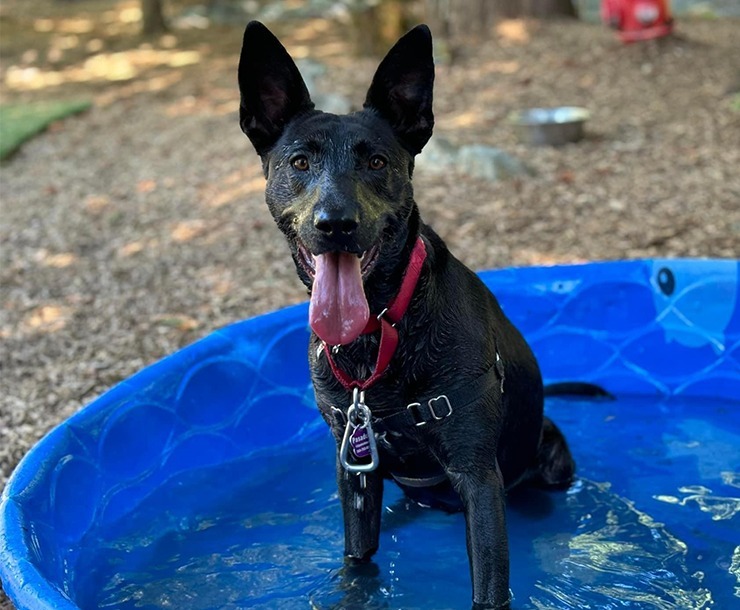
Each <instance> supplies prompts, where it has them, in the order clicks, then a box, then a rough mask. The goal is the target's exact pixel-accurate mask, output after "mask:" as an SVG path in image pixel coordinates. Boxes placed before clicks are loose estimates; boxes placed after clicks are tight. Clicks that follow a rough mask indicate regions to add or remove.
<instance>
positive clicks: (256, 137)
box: [239, 21, 314, 155]
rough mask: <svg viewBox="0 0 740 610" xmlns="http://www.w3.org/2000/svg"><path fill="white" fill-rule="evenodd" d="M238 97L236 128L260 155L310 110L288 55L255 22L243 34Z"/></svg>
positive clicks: (277, 41) (309, 98)
mask: <svg viewBox="0 0 740 610" xmlns="http://www.w3.org/2000/svg"><path fill="white" fill-rule="evenodd" d="M239 93H240V94H241V104H240V106H239V124H240V125H241V128H242V131H243V132H244V133H245V134H247V137H249V139H250V140H251V141H252V144H253V145H254V148H255V149H256V150H257V152H258V153H259V154H260V155H263V154H265V153H266V152H268V151H269V150H270V148H272V146H273V145H274V144H275V142H277V140H278V139H279V138H280V135H281V134H282V133H283V129H284V128H285V125H286V124H287V123H288V121H290V120H291V119H292V118H294V117H295V116H297V115H299V114H301V113H303V112H306V111H308V110H311V109H313V107H314V105H313V102H312V101H311V97H310V95H309V93H308V89H307V88H306V84H305V83H304V82H303V78H302V77H301V73H300V72H299V71H298V67H297V66H296V65H295V62H294V61H293V59H292V58H291V57H290V55H289V54H288V51H286V50H285V47H284V46H283V45H282V44H281V43H280V41H279V40H278V39H277V38H276V37H275V35H274V34H273V33H272V32H270V30H268V29H267V28H266V27H265V26H264V25H262V24H261V23H260V22H259V21H252V22H250V23H249V24H248V25H247V28H246V30H245V31H244V42H243V43H242V52H241V57H240V58H239Z"/></svg>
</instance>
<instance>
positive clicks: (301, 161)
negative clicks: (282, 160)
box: [291, 155, 308, 172]
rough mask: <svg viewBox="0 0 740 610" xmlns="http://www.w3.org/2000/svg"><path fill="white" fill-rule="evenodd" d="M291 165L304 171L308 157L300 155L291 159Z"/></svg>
mask: <svg viewBox="0 0 740 610" xmlns="http://www.w3.org/2000/svg"><path fill="white" fill-rule="evenodd" d="M291 164H292V165H293V167H295V168H296V169H297V170H298V171H299V172H305V171H306V170H307V169H308V158H307V157H305V156H304V155H300V156H298V157H296V158H295V159H293V160H292V161H291Z"/></svg>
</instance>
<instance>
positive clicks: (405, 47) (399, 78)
mask: <svg viewBox="0 0 740 610" xmlns="http://www.w3.org/2000/svg"><path fill="white" fill-rule="evenodd" d="M433 88H434V58H433V55H432V33H431V32H430V31H429V28H428V27H427V26H426V25H417V26H416V27H415V28H414V29H413V30H411V31H410V32H409V33H408V34H406V35H405V36H403V37H402V38H401V39H400V40H399V41H398V42H397V43H396V44H395V45H394V46H393V48H392V49H391V50H390V51H388V54H387V55H386V56H385V58H384V59H383V61H382V62H380V65H379V66H378V69H377V71H376V72H375V76H374V77H373V81H372V84H371V85H370V89H369V90H368V92H367V98H365V108H371V109H374V110H375V111H376V112H378V113H379V114H380V116H382V117H383V118H384V119H386V120H387V121H388V122H389V123H390V124H391V127H392V128H393V131H394V132H395V134H396V136H397V137H398V138H399V139H400V140H401V142H402V143H403V145H404V147H405V148H406V149H407V150H408V151H409V152H410V153H411V154H412V155H416V154H418V153H420V152H421V149H422V148H423V147H424V145H425V144H426V143H427V141H429V138H430V137H431V136H432V128H433V127H434V114H433V112H432V92H433Z"/></svg>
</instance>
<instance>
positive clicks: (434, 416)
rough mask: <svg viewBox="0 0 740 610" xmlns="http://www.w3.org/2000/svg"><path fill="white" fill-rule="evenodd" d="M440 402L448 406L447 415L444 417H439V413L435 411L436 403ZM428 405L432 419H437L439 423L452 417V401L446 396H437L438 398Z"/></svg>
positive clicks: (432, 399) (431, 399)
mask: <svg viewBox="0 0 740 610" xmlns="http://www.w3.org/2000/svg"><path fill="white" fill-rule="evenodd" d="M439 400H443V401H444V404H445V405H446V406H447V413H445V414H444V415H437V412H436V411H435V410H434V403H436V402H437V401H439ZM428 404H429V410H430V411H431V412H432V417H433V418H434V419H436V420H437V421H439V420H440V419H444V418H445V417H449V416H450V415H452V405H451V404H450V399H449V398H447V396H446V395H445V394H440V395H439V396H437V398H430V399H429V402H428Z"/></svg>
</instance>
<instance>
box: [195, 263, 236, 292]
mask: <svg viewBox="0 0 740 610" xmlns="http://www.w3.org/2000/svg"><path fill="white" fill-rule="evenodd" d="M197 276H198V279H199V280H200V281H202V282H204V283H205V284H206V286H207V287H208V291H209V292H210V293H211V294H214V295H216V296H219V297H225V296H229V295H231V294H234V292H235V291H236V289H237V286H236V283H235V282H234V271H233V270H232V269H230V268H229V267H226V266H224V265H218V266H214V265H212V266H208V267H204V268H202V269H200V270H199V271H198V273H197Z"/></svg>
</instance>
